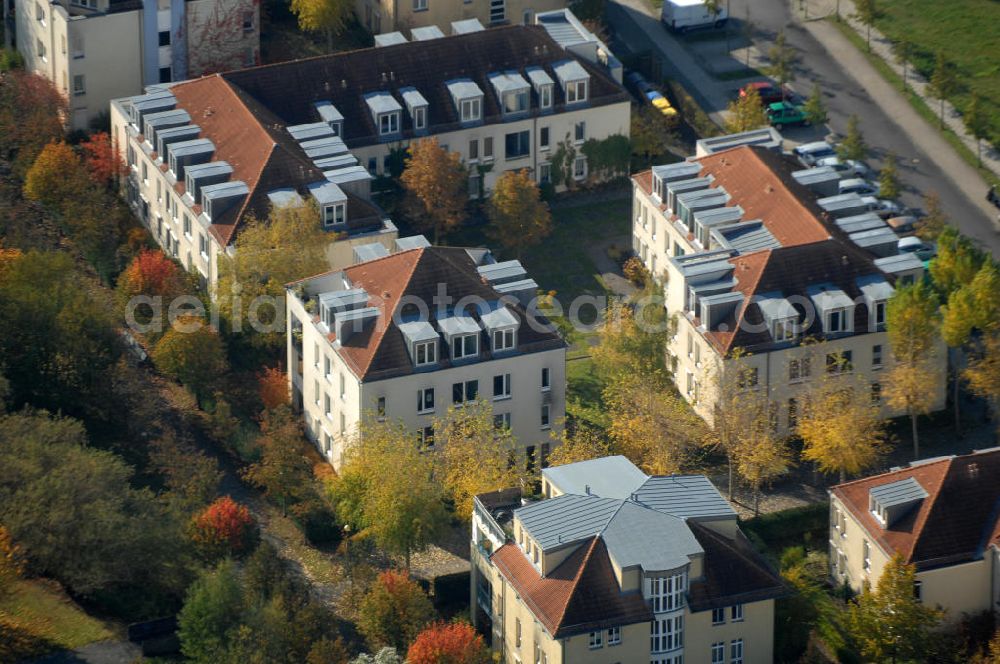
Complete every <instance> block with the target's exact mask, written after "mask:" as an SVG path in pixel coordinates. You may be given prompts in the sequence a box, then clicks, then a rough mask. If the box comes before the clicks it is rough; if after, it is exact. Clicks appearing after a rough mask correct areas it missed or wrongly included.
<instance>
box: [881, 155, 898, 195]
mask: <svg viewBox="0 0 1000 664" xmlns="http://www.w3.org/2000/svg"><path fill="white" fill-rule="evenodd" d="M878 184H879V194H878V195H879V196H880V197H882V198H888V199H896V198H899V193H900V192H899V173H898V172H897V170H896V155H895V154H894V153H892V152H889V153H888V154H886V155H885V161H883V162H882V171H881V172H880V173H879V175H878Z"/></svg>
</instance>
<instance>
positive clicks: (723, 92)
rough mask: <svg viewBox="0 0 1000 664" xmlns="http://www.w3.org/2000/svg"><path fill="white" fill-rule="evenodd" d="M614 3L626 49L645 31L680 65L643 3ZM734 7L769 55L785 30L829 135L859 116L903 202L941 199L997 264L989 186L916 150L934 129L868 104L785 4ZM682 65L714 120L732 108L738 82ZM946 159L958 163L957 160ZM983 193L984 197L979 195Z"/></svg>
mask: <svg viewBox="0 0 1000 664" xmlns="http://www.w3.org/2000/svg"><path fill="white" fill-rule="evenodd" d="M616 1H617V3H618V4H619V6H618V7H615V8H614V9H613V10H612V11H610V12H609V14H608V16H609V21H611V23H612V24H613V26H614V28H615V30H616V32H619V33H620V37H621V38H622V39H623V40H624V41H626V42H629V41H630V35H631V36H633V37H634V36H636V35H637V34H638V32H639V31H640V30H641V31H644V32H645V33H646V34H645V35H643V36H644V37H646V38H649V37H652V39H653V43H654V44H656V47H657V48H659V49H660V50H661V52H663V53H664V55H665V56H666V57H668V58H670V57H671V56H673V58H674V60H677V59H679V58H678V54H677V42H676V40H674V39H673V38H672V37H671V36H669V34H668V33H667V31H666V30H665V29H663V28H662V26H659V25H653V22H655V19H654V18H653V17H651V16H642V15H641V14H640V12H639V11H638V8H639V7H641V6H642V4H641V3H643V2H645V0H638V1H636V0H613V3H614V2H616ZM730 1H731V6H730V16H732V17H734V19H733V20H734V22H735V23H736V24H737V25H734V26H733V27H732V30H733V32H734V33H737V32H738V31H739V25H738V24H739V21H740V19H741V18H743V17H744V16H745V15H746V6H747V4H748V3H749V4H750V6H751V8H750V12H751V14H750V20H751V21H752V22H753V24H754V27H755V30H756V37H755V42H756V43H757V44H758V47H759V48H760V49H761V50H763V51H766V49H767V44H768V43H769V42H770V41H771V40H772V39H773V38H774V36H775V35H776V34H777V32H778V31H779V30H780V29H782V28H784V30H785V35H786V38H787V40H788V42H789V43H790V44H791V45H792V46H794V47H795V48H796V49H797V50H798V52H799V63H798V66H797V69H796V77H795V80H794V81H793V82H792V84H791V86H792V87H793V88H794V89H795V90H796V91H798V92H800V93H802V94H808V93H809V91H810V90H811V88H812V86H813V83H814V82H815V83H819V86H820V88H821V89H822V90H823V92H824V96H825V100H826V106H827V109H828V112H829V116H830V120H829V127H830V130H831V131H833V132H835V133H838V134H843V133H845V132H846V129H847V119H848V117H850V115H852V114H856V115H857V116H858V117H859V118H860V120H861V129H862V132H863V134H864V136H865V140H866V142H867V143H868V144H869V146H870V147H871V148H872V154H871V157H870V158H869V159H868V162H869V163H870V164H871V165H872V166H874V167H876V168H878V167H880V166H881V163H882V158H883V157H884V155H885V154H886V153H887V152H890V151H891V152H893V153H895V154H896V156H897V162H898V164H899V171H900V180H901V182H902V184H903V190H904V191H903V194H902V196H901V198H902V202H903V203H904V204H905V205H907V206H909V207H913V208H916V209H920V208H921V206H922V195H923V194H924V193H926V192H931V191H935V192H937V193H938V195H939V196H940V199H941V203H942V207H943V209H944V211H945V213H946V214H947V215H948V216H949V217H950V218H951V220H952V221H953V222H954V223H955V224H956V225H958V226H959V228H960V229H961V230H962V231H963V232H964V233H966V234H967V235H970V236H971V237H973V238H975V239H976V240H977V241H979V242H980V243H981V244H982V245H983V246H984V247H987V248H989V249H990V250H991V251H992V252H993V254H994V255H995V256H998V257H1000V233H998V230H997V229H998V228H1000V227H998V225H997V218H998V216H1000V210H995V213H992V212H991V208H989V207H988V205H987V204H986V203H985V202H984V200H985V196H986V186H985V184H980V183H981V182H982V180H981V178H979V177H978V176H976V177H975V178H974V180H975V181H972V178H968V177H966V178H964V181H963V186H959V184H957V183H956V182H955V181H953V180H952V179H951V178H950V177H949V176H948V174H947V173H946V172H945V171H944V169H943V168H942V165H941V164H939V163H936V162H935V160H933V159H931V158H930V157H929V155H928V154H926V153H925V152H923V151H922V149H921V148H920V147H918V146H917V145H915V144H914V141H913V140H912V139H911V135H912V132H919V131H929V128H926V127H921V126H919V125H914V124H912V123H911V124H910V125H908V126H907V127H906V128H905V129H904V127H901V126H900V124H898V123H897V121H896V119H895V118H893V117H891V114H890V113H889V112H887V111H886V110H885V109H883V108H882V107H881V106H880V105H879V104H877V103H875V102H874V101H873V100H872V99H871V98H870V97H869V96H868V94H867V93H866V92H865V91H864V90H863V89H862V88H861V86H860V84H859V83H858V80H857V79H856V78H855V76H853V75H852V74H851V73H850V72H849V71H848V70H847V69H846V68H845V66H844V65H843V64H842V63H841V61H840V60H838V57H837V54H836V53H829V52H828V51H827V50H826V48H825V47H824V45H823V44H822V43H820V41H818V40H817V39H816V38H815V37H814V36H813V35H812V34H811V33H810V32H809V31H808V30H806V29H805V28H804V27H803V26H802V24H800V23H799V22H797V21H796V20H795V19H794V17H793V16H792V14H791V5H790V3H789V2H788V0H730ZM657 30H659V31H662V34H664V35H666V37H665V38H661V37H660V33H658V32H657ZM845 56H846V54H845ZM845 59H846V58H845ZM679 64H680V65H681V66H680V67H678V69H683V70H684V71H683V72H682V73H681V77H682V78H686V79H687V81H686V83H687V84H688V87H692V86H693V87H694V88H696V90H697V92H696V93H695V94H696V97H697V98H698V100H699V102H700V103H702V105H703V106H707V108H706V110H707V111H709V112H711V113H713V115H715V114H716V113H717V112H718V111H721V110H723V108H724V107H725V104H726V103H727V101H728V99H727V98H726V97H727V96H730V97H731V95H732V93H733V90H734V89H735V88H738V86H739V85H740V82H739V81H736V82H731V81H729V82H720V81H718V80H717V79H715V78H713V77H711V76H710V75H708V74H707V73H705V72H704V71H703V70H702V69H701V68H700V67H698V68H697V69H696V70H692V68H691V67H690V64H691V63H689V62H683V64H681V63H679ZM908 132H910V133H908ZM784 134H785V135H786V137H787V138H789V139H791V140H792V141H802V140H815V139H816V138H820V137H821V134H822V132H821V131H818V130H816V129H789V130H787V131H785V132H784ZM817 134H819V135H817ZM948 157H949V158H950V160H951V161H952V162H954V159H955V157H954V155H948ZM939 161H941V162H944V163H946V162H947V161H948V159H943V158H942V159H940V160H939ZM960 179H961V178H960ZM963 188H964V190H963ZM979 189H981V190H982V191H981V192H979V191H978V190H979Z"/></svg>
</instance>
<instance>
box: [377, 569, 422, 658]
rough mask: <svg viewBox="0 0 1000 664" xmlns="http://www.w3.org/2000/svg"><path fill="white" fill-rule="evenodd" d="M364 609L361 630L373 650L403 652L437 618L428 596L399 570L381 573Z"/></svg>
mask: <svg viewBox="0 0 1000 664" xmlns="http://www.w3.org/2000/svg"><path fill="white" fill-rule="evenodd" d="M360 609H361V618H360V620H358V629H360V630H361V633H362V634H364V636H365V640H366V641H367V642H368V646H369V647H370V648H371V649H372V650H378V649H379V648H382V647H384V646H391V647H393V648H395V649H396V650H397V651H399V652H402V651H403V650H404V649H405V648H406V647H407V646H408V645H409V644H410V643H411V642H413V640H414V639H415V638H416V637H417V634H419V633H420V632H421V630H423V629H424V627H426V626H427V623H429V622H430V621H431V620H432V619H433V618H434V607H433V606H431V601H430V600H429V599H428V598H427V594H426V593H425V592H424V591H423V589H422V588H421V587H420V586H419V585H417V582H416V581H414V580H413V579H411V578H410V577H409V576H408V575H407V574H406V572H402V571H396V570H386V571H384V572H382V573H381V574H379V576H378V579H376V580H375V583H374V584H372V587H371V589H370V590H369V591H368V594H367V595H365V597H364V599H362V600H361V606H360Z"/></svg>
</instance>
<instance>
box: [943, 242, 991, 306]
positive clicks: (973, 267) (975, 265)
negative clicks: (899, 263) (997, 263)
mask: <svg viewBox="0 0 1000 664" xmlns="http://www.w3.org/2000/svg"><path fill="white" fill-rule="evenodd" d="M937 245H938V255H937V257H936V258H935V259H934V260H933V261H932V262H931V266H930V275H931V281H932V282H933V284H934V288H935V289H936V290H937V291H938V293H939V294H940V295H941V297H943V298H947V297H948V296H949V295H950V294H951V293H954V292H955V291H956V290H958V289H959V288H961V287H962V286H964V285H966V284H969V283H971V282H972V280H973V279H974V278H975V276H976V273H977V272H978V271H979V268H980V266H981V265H982V264H983V261H984V258H985V256H984V255H983V252H981V251H980V250H979V249H977V248H976V247H975V245H973V244H972V241H971V240H969V238H968V237H966V236H964V235H962V234H961V233H959V232H958V230H957V229H956V228H955V227H954V226H946V227H945V228H944V230H942V231H941V234H940V235H938V237H937Z"/></svg>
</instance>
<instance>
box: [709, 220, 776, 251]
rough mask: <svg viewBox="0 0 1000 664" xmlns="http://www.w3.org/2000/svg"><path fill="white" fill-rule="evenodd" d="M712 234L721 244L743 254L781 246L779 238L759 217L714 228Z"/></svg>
mask: <svg viewBox="0 0 1000 664" xmlns="http://www.w3.org/2000/svg"><path fill="white" fill-rule="evenodd" d="M712 234H713V235H714V236H715V237H716V239H717V240H718V242H719V244H721V245H723V246H725V247H730V248H732V249H736V250H737V251H739V252H740V253H743V254H745V253H749V252H751V251H757V250H759V249H777V248H778V247H780V246H781V243H780V242H778V239H777V238H776V237H774V235H772V234H771V231H770V230H768V228H767V226H765V225H764V222H763V221H761V220H759V219H754V220H750V221H741V222H740V223H738V224H732V225H731V226H723V227H722V228H713V229H712Z"/></svg>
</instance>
